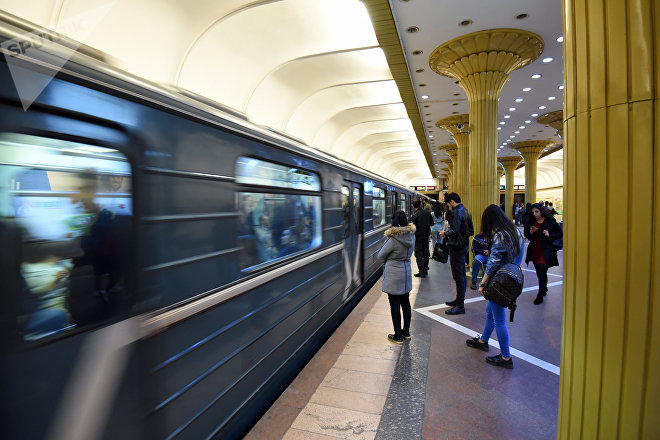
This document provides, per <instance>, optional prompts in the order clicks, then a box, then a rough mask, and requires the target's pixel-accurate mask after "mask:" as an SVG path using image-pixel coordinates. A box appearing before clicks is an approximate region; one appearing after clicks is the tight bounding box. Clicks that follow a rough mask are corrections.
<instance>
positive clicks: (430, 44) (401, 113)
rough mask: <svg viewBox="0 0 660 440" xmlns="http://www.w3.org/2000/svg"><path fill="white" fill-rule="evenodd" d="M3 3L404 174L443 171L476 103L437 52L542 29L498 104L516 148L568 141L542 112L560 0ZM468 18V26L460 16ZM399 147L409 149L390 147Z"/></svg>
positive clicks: (556, 79)
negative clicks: (478, 36)
mask: <svg viewBox="0 0 660 440" xmlns="http://www.w3.org/2000/svg"><path fill="white" fill-rule="evenodd" d="M435 3H437V4H435ZM0 9H2V10H5V11H7V12H9V13H12V14H15V15H17V16H19V17H21V18H24V19H26V20H29V21H32V22H34V23H36V24H38V25H41V26H44V27H48V28H51V29H54V30H56V31H58V32H60V33H62V34H64V35H66V36H68V37H71V38H73V39H76V40H78V41H80V42H82V43H85V44H87V45H88V46H91V47H93V48H95V49H98V50H100V51H102V52H105V53H107V54H108V59H109V60H112V62H113V63H114V64H116V65H117V66H118V67H120V68H123V69H125V70H127V71H129V72H131V73H133V74H135V75H138V76H141V77H143V78H145V79H147V80H151V81H154V82H159V83H165V84H171V85H175V86H178V87H181V88H185V89H189V90H191V91H193V92H195V93H197V94H199V95H202V96H204V97H207V98H209V99H212V100H215V101H217V102H219V103H221V104H223V105H225V106H229V107H232V108H235V109H236V110H238V111H241V112H243V113H245V114H246V115H247V116H248V117H249V118H250V119H251V120H252V121H253V122H254V123H256V124H260V125H265V126H269V127H272V128H274V129H277V130H279V131H282V132H285V133H288V134H289V135H291V136H293V137H295V138H298V139H301V140H303V141H304V142H306V143H307V144H308V145H310V146H311V147H313V148H318V149H320V150H322V151H326V152H331V153H333V154H335V155H337V156H339V157H341V158H342V159H345V160H348V161H353V162H355V163H356V164H357V165H359V166H362V167H364V168H367V169H369V170H371V171H373V172H375V173H377V174H381V175H383V176H385V177H387V178H390V179H392V180H395V181H398V182H399V183H401V184H403V185H406V186H408V185H416V184H417V182H415V179H430V178H432V177H434V176H438V175H442V173H443V169H444V168H443V167H442V166H441V165H440V162H439V161H440V160H441V159H442V158H444V157H446V154H445V153H443V152H439V151H437V149H436V146H437V145H442V144H444V143H448V142H449V141H450V138H449V135H448V133H445V132H444V131H443V130H440V129H437V127H435V126H434V123H435V121H437V120H439V119H442V118H444V117H447V116H450V115H452V114H463V113H468V112H469V108H468V103H467V100H466V99H465V93H464V92H463V91H462V89H460V87H459V86H458V85H457V84H456V83H455V81H454V80H453V79H450V78H445V77H441V76H440V75H437V74H435V73H433V72H432V71H431V69H430V68H429V65H428V55H429V54H430V53H431V52H432V51H433V50H434V49H435V48H436V47H438V46H439V45H441V44H442V43H444V42H446V41H449V40H451V39H453V38H455V37H457V36H459V35H461V34H467V33H471V32H474V31H477V30H482V29H493V28H521V29H525V30H531V31H533V32H535V33H538V35H540V36H541V37H542V38H543V39H544V41H545V49H544V53H543V55H542V56H541V57H539V59H538V60H536V61H534V62H533V63H531V64H530V65H529V66H526V67H525V68H523V69H520V70H518V71H515V72H513V73H512V74H511V77H510V80H509V83H508V84H507V85H506V86H505V87H504V89H503V92H502V95H501V99H500V109H499V113H500V117H504V115H505V114H506V113H509V114H510V119H506V120H504V119H502V120H501V122H500V124H501V123H503V122H505V124H504V125H501V126H500V131H499V132H498V133H499V135H500V138H501V139H500V142H501V144H502V146H501V147H500V148H501V149H503V151H502V152H501V154H503V155H510V153H511V152H510V151H506V150H507V149H508V147H507V144H508V142H510V141H511V139H514V138H515V140H516V141H518V140H525V139H535V138H536V139H544V138H553V139H555V140H557V141H560V140H559V139H558V138H557V137H556V133H555V130H554V129H552V128H551V127H547V126H543V125H542V124H539V123H538V122H537V121H536V116H534V115H535V114H536V113H539V114H541V113H544V112H550V111H553V110H558V109H561V103H562V98H563V91H562V89H561V82H562V77H561V62H560V60H561V55H562V52H561V42H560V39H558V37H559V36H560V35H561V11H560V8H558V7H557V6H556V4H554V2H541V1H538V2H529V1H528V0H507V2H504V3H501V2H499V3H497V4H493V5H490V4H488V5H485V4H484V3H483V2H482V0H464V1H463V2H455V3H453V4H452V8H450V9H447V8H446V5H442V4H441V2H423V1H415V2H403V1H388V0H222V1H218V0H195V1H194V2H192V1H180V0H23V1H16V0H0ZM523 12H524V13H525V16H526V17H527V18H525V19H524V20H517V19H516V18H515V17H516V16H517V15H518V14H520V13H523ZM370 16H371V19H370ZM466 19H469V20H471V24H470V25H469V26H468V27H465V28H464V27H460V26H458V25H457V23H459V22H460V21H462V20H466ZM412 26H415V27H416V28H417V29H418V31H416V32H408V29H411V27H412ZM544 59H551V60H554V61H552V62H547V63H546V62H544V61H543V60H544ZM531 73H539V74H542V78H541V79H539V80H532V79H530V75H531ZM528 87H529V88H531V89H530V90H531V91H523V88H528ZM525 90H526V89H525ZM423 95H429V97H428V99H425V98H424V97H423ZM519 99H522V101H521V102H519ZM513 107H515V110H511V108H513ZM546 107H547V108H546ZM406 119H407V121H406ZM518 132H519V133H518ZM431 136H433V137H431ZM390 147H396V148H397V150H387V151H382V150H383V149H386V148H387V149H389V148H390ZM374 158H376V159H374ZM415 160H416V161H417V162H416V163H412V162H411V161H415ZM393 162H394V163H397V166H392V165H391V164H392V163H393ZM562 176H563V164H561V163H559V161H554V162H552V161H547V162H546V163H545V164H541V163H539V186H540V185H546V184H547V185H553V186H559V185H561V183H560V182H561V180H562V178H561V177H562ZM555 184H557V185H555Z"/></svg>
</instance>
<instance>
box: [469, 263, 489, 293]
mask: <svg viewBox="0 0 660 440" xmlns="http://www.w3.org/2000/svg"><path fill="white" fill-rule="evenodd" d="M487 262H488V257H487V256H485V255H475V256H474V260H473V261H472V287H476V286H477V279H478V278H479V271H480V270H481V266H486V263H487ZM484 269H485V267H484Z"/></svg>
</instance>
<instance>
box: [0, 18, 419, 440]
mask: <svg viewBox="0 0 660 440" xmlns="http://www.w3.org/2000/svg"><path fill="white" fill-rule="evenodd" d="M0 50H1V51H2V53H3V56H2V57H0V58H1V59H0V295H2V303H1V311H0V325H1V336H0V337H1V339H0V340H1V344H2V346H1V349H2V359H1V362H0V365H1V366H0V368H2V371H1V376H0V377H1V378H2V386H1V387H0V393H2V408H1V411H2V423H0V438H3V439H40V438H50V439H92V438H108V439H122V440H130V439H143V438H148V439H151V438H157V439H196V440H197V439H204V438H222V439H231V438H237V437H240V436H241V435H243V434H244V433H245V432H246V430H248V429H249V428H250V427H251V425H252V424H253V423H255V421H256V420H257V418H258V417H259V416H260V415H261V414H262V413H263V412H264V411H265V410H266V409H267V407H268V405H269V404H270V403H272V402H273V400H274V399H275V398H276V397H277V396H278V394H279V393H281V391H282V390H283V389H284V388H285V387H286V386H287V385H288V384H289V383H290V381H291V380H292V379H293V378H294V377H295V375H296V374H297V373H298V372H299V371H300V369H301V368H302V367H303V366H304V365H305V363H306V362H307V361H308V360H309V359H310V358H311V357H312V356H313V355H314V353H315V352H316V351H317V350H318V348H319V347H320V346H321V345H322V344H323V343H324V342H325V341H326V339H327V338H328V337H329V335H330V334H331V333H332V332H333V331H334V330H335V328H336V327H337V326H338V325H339V324H340V323H341V321H342V320H343V319H344V317H345V316H346V315H347V314H348V313H349V312H350V311H351V309H352V308H353V307H354V306H355V304H356V303H357V302H358V301H359V300H360V298H361V297H362V296H363V295H364V293H366V291H367V290H368V289H369V288H370V287H371V286H372V285H373V283H374V282H375V281H376V280H377V278H378V277H379V276H380V274H381V271H382V267H381V265H380V264H379V262H378V261H377V259H376V258H375V255H376V253H377V251H378V250H379V248H380V246H381V244H382V240H383V233H384V231H385V229H386V228H387V227H388V223H389V220H390V219H391V216H392V212H393V211H394V210H396V209H402V210H404V211H407V212H408V213H410V211H411V202H412V197H414V196H415V194H414V193H413V192H411V191H409V190H408V189H406V188H402V187H400V186H397V184H395V183H393V182H390V181H388V180H386V179H384V178H382V177H379V176H377V175H374V174H371V173H368V172H365V171H364V170H361V169H358V168H356V167H355V166H353V165H350V164H347V163H344V162H342V161H341V160H338V159H337V158H334V157H332V156H330V155H327V154H324V153H323V152H320V151H317V150H314V149H312V148H310V147H308V146H306V145H304V144H303V143H302V142H299V141H296V140H295V139H293V138H290V137H288V136H286V135H284V134H282V133H278V132H276V131H274V130H271V129H268V128H265V127H261V126H257V125H255V124H252V123H250V122H249V121H248V120H247V118H245V117H244V116H243V115H242V114H240V113H238V112H235V111H232V110H231V109H226V108H223V107H222V106H221V105H219V104H216V103H214V102H210V101H208V100H205V99H204V98H202V97H198V96H195V95H194V94H192V93H191V92H188V91H185V90H177V89H174V88H172V87H168V86H161V85H157V84H153V83H149V82H147V81H144V80H142V79H139V78H136V77H133V76H131V75H129V74H127V73H125V72H122V71H120V70H118V69H115V68H112V67H110V66H109V65H107V64H105V63H104V62H102V61H101V60H99V59H98V57H96V56H95V54H94V52H93V50H91V49H89V48H86V47H79V45H78V44H77V43H76V42H73V41H71V40H68V39H66V38H64V37H62V36H61V35H58V34H54V33H51V32H49V31H46V30H43V29H35V28H33V27H32V25H31V24H29V23H27V22H24V21H22V20H20V19H18V18H16V17H13V16H10V15H8V14H4V13H0Z"/></svg>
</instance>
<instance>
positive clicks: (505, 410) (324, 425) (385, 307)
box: [245, 242, 563, 440]
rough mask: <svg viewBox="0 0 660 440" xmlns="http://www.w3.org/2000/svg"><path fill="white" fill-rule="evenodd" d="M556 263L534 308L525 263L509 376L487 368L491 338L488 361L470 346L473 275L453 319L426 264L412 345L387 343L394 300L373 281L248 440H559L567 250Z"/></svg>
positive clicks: (443, 270) (447, 272)
mask: <svg viewBox="0 0 660 440" xmlns="http://www.w3.org/2000/svg"><path fill="white" fill-rule="evenodd" d="M525 244H526V245H527V242H526V243H525ZM558 257H559V262H560V266H559V267H553V268H551V269H550V270H549V272H548V295H547V296H546V297H545V301H544V302H543V303H542V304H540V305H534V304H533V303H532V301H533V299H534V298H535V297H536V293H537V292H538V280H537V278H536V274H535V272H534V268H533V265H532V264H530V265H529V266H525V265H524V263H523V269H524V274H525V284H524V290H523V294H522V295H521V296H520V298H519V299H518V302H517V304H518V309H517V311H516V313H515V321H514V322H513V323H511V322H508V318H509V312H508V311H507V326H508V329H509V339H510V347H511V353H512V356H513V361H514V368H513V369H512V370H508V369H503V368H500V367H496V366H493V365H490V364H488V363H486V362H485V359H484V357H485V356H487V355H489V356H493V355H495V354H498V353H499V347H498V344H497V341H496V338H497V335H496V334H495V332H493V335H492V336H491V338H492V339H491V340H490V351H489V352H483V351H480V350H475V349H473V348H470V347H468V346H467V345H466V344H465V340H466V339H468V338H471V337H474V336H476V335H478V334H480V333H481V331H482V329H483V326H484V322H485V315H486V301H485V300H484V299H483V297H481V295H479V294H478V292H477V291H473V290H470V288H469V281H470V279H469V277H468V290H467V294H466V304H465V307H466V314H465V315H457V316H449V315H446V314H445V313H444V311H445V310H446V309H447V306H445V304H444V303H445V301H449V300H452V299H454V296H455V293H454V292H455V290H454V283H453V280H452V278H451V269H450V267H449V263H447V264H442V263H439V262H436V261H433V260H431V262H430V270H429V276H428V278H422V279H420V278H414V277H413V290H412V291H411V295H410V297H411V298H410V299H411V305H412V307H413V315H412V323H411V331H410V332H411V336H412V337H411V339H410V340H407V341H406V342H404V343H403V344H402V345H398V344H394V343H392V342H390V341H388V340H387V334H388V333H393V329H392V321H391V318H390V310H389V303H388V301H387V295H386V294H384V293H382V291H381V290H380V288H381V283H380V281H379V282H377V283H376V284H375V285H374V286H373V288H372V289H371V290H370V291H369V292H368V293H367V295H366V296H365V297H364V298H363V300H362V301H361V302H360V304H359V305H358V306H357V307H356V308H355V309H354V310H353V312H352V313H351V314H350V315H349V316H348V317H347V318H346V320H345V321H344V322H343V323H342V325H341V326H340V327H339V328H338V329H337V331H335V333H334V334H333V335H332V336H331V337H330V339H328V341H327V342H326V343H325V345H324V346H323V347H322V348H321V350H319V352H318V353H317V354H316V355H315V357H314V358H313V359H312V360H311V361H310V362H309V363H308V364H307V366H306V367H305V368H304V369H303V371H301V373H300V374H299V375H298V376H297V377H296V379H295V380H294V381H293V382H292V383H291V385H290V386H289V387H288V388H287V389H286V390H285V391H284V393H283V394H282V395H281V396H280V397H279V399H278V400H277V401H276V402H275V403H274V404H273V405H272V406H271V407H270V409H269V410H268V411H267V412H266V413H265V414H264V416H263V417H262V418H261V419H260V420H259V422H258V423H257V424H256V425H255V426H254V427H253V429H252V430H251V431H250V432H249V433H248V434H247V435H246V437H245V438H246V439H249V440H257V439H258V440H264V439H273V440H275V439H285V440H302V439H304V440H324V439H325V440H332V439H338V438H340V439H379V440H380V439H382V440H385V439H387V440H389V439H391V440H401V439H406V440H408V439H507V438H515V439H554V438H556V424H557V411H558V394H559V360H560V342H561V323H562V316H561V313H562V280H563V278H562V271H563V261H562V260H563V259H562V257H563V255H562V252H561V251H560V252H559V255H558ZM412 262H413V270H415V269H416V267H415V259H414V258H412Z"/></svg>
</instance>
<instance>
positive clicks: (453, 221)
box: [445, 203, 474, 248]
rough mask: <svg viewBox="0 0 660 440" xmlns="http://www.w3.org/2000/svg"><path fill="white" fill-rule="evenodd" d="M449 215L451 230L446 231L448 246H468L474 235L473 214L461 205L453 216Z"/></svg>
mask: <svg viewBox="0 0 660 440" xmlns="http://www.w3.org/2000/svg"><path fill="white" fill-rule="evenodd" d="M447 214H448V215H447V220H449V230H447V231H445V237H447V245H448V246H449V247H450V248H460V247H464V246H467V245H468V242H469V241H470V237H471V236H473V235H474V227H473V225H472V214H470V212H469V211H468V210H467V209H465V207H464V206H463V205H462V204H460V203H459V204H458V205H457V206H456V207H455V208H454V209H453V210H452V211H451V215H449V213H447Z"/></svg>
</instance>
